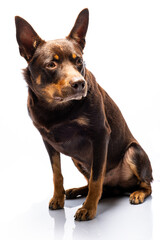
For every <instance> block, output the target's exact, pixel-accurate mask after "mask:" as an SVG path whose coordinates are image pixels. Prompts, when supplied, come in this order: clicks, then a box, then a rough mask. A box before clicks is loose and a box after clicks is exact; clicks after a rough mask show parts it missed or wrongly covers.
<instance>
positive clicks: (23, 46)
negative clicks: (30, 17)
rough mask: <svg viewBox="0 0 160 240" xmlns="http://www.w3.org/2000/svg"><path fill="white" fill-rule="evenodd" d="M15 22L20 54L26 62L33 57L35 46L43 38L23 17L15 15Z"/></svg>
mask: <svg viewBox="0 0 160 240" xmlns="http://www.w3.org/2000/svg"><path fill="white" fill-rule="evenodd" d="M15 23H16V36H17V42H18V44H19V51H20V54H21V56H23V57H24V58H25V59H26V60H27V62H29V61H30V60H31V58H32V57H33V54H34V52H35V50H36V48H37V47H38V45H39V44H40V43H41V42H43V40H42V39H41V38H40V37H39V36H38V34H37V33H36V32H35V31H34V29H33V28H32V26H31V25H30V24H29V23H28V22H27V21H26V20H24V19H23V18H21V17H18V16H16V17H15Z"/></svg>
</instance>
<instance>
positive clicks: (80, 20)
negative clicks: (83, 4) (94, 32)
mask: <svg viewBox="0 0 160 240" xmlns="http://www.w3.org/2000/svg"><path fill="white" fill-rule="evenodd" d="M88 22H89V11H88V9H87V8H85V9H83V10H82V11H81V12H80V13H79V15H78V17H77V19H76V22H75V24H74V27H73V28H72V30H71V32H70V34H69V36H68V38H69V39H74V40H75V41H76V42H78V44H79V45H80V46H81V48H82V49H83V48H84V46H85V36H86V32H87V29H88Z"/></svg>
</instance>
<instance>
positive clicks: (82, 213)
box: [75, 173, 104, 221]
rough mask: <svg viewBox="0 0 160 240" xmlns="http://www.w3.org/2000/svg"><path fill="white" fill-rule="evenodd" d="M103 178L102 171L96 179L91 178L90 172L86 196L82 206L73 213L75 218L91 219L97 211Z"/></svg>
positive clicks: (80, 219)
mask: <svg viewBox="0 0 160 240" xmlns="http://www.w3.org/2000/svg"><path fill="white" fill-rule="evenodd" d="M103 180H104V176H103V173H102V174H101V176H99V178H98V180H96V181H94V180H93V178H92V173H91V179H90V181H89V192H88V195H87V198H86V200H85V202H84V204H83V206H82V207H81V208H79V209H78V210H77V212H76V214H75V220H78V221H86V220H91V219H93V218H94V217H95V215H96V212H97V204H98V202H99V199H100V198H101V195H102V187H103Z"/></svg>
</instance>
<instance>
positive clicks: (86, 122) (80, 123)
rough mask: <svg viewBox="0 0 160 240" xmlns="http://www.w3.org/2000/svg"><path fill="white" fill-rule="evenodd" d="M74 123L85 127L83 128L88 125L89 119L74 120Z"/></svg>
mask: <svg viewBox="0 0 160 240" xmlns="http://www.w3.org/2000/svg"><path fill="white" fill-rule="evenodd" d="M74 122H76V123H78V124H79V125H85V126H88V125H89V119H88V118H87V117H85V116H82V117H79V118H77V119H75V120H74Z"/></svg>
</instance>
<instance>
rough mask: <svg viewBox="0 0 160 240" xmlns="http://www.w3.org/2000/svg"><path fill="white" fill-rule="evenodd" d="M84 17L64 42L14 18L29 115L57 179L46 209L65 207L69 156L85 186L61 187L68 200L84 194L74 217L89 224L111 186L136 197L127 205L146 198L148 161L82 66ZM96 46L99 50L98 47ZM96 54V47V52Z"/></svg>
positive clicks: (86, 16) (112, 104)
mask: <svg viewBox="0 0 160 240" xmlns="http://www.w3.org/2000/svg"><path fill="white" fill-rule="evenodd" d="M88 21H89V13H88V10H87V9H84V10H83V11H82V12H81V13H80V14H79V15H78V18H77V20H76V22H75V24H74V26H73V28H72V30H71V32H70V34H69V35H68V36H67V37H66V38H65V39H58V40H53V41H48V42H46V41H44V40H42V39H41V38H40V37H39V36H38V34H37V33H36V32H35V31H34V29H33V28H32V27H31V25H30V24H29V23H28V22H26V21H25V20H24V19H22V18H20V17H16V28H17V42H18V44H19V50H20V54H21V55H22V56H23V57H24V58H25V59H26V61H27V63H28V67H27V68H26V69H25V70H24V77H25V80H26V82H27V85H28V111H29V115H30V117H31V119H32V121H33V124H34V125H35V127H36V128H37V129H38V130H39V132H40V134H41V136H42V138H43V141H44V144H45V146H46V149H47V151H48V154H49V156H50V160H51V165H52V168H53V174H54V181H53V182H54V196H53V198H52V199H51V201H50V203H49V208H50V209H52V210H54V209H58V208H63V206H64V189H63V177H62V174H61V167H60V153H62V154H65V155H68V156H70V157H71V158H72V160H73V162H74V164H75V166H76V167H77V168H78V170H79V171H80V172H81V173H82V174H83V175H84V176H85V178H86V180H87V183H88V185H87V186H85V187H82V188H78V189H69V190H66V192H65V193H66V198H75V197H77V196H79V195H81V196H86V195H87V198H86V201H85V203H84V205H83V206H82V208H80V209H79V210H78V211H77V212H76V215H75V219H76V220H79V221H81V220H82V221H83V220H90V219H93V218H94V217H95V215H96V210H97V204H98V201H99V199H100V198H101V195H102V193H103V195H104V194H106V193H107V194H108V193H109V192H110V191H111V192H112V189H120V190H121V191H122V192H125V191H127V192H131V193H132V192H133V189H134V191H135V192H133V193H132V194H131V195H130V202H131V203H132V204H138V203H142V202H143V201H144V199H145V198H146V197H147V196H149V195H150V194H151V185H150V183H151V181H152V179H153V178H152V168H151V164H150V161H149V158H148V156H147V154H146V153H145V151H144V150H143V149H142V147H141V146H140V145H139V143H138V142H137V141H136V139H135V138H134V137H133V135H132V133H131V132H130V130H129V128H128V126H127V123H126V122H125V119H124V118H123V115H122V113H121V111H120V110H119V108H118V107H117V105H116V104H115V102H114V101H113V100H112V99H111V98H110V96H109V95H108V94H107V93H106V92H105V90H104V89H102V88H101V87H100V86H99V84H98V83H97V82H96V79H95V77H94V76H93V74H92V73H91V72H90V71H89V70H88V69H87V68H86V66H85V63H84V61H83V49H84V46H85V36H86V32H87V28H88ZM95 47H96V51H97V49H98V46H95ZM93 54H94V49H93Z"/></svg>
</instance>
